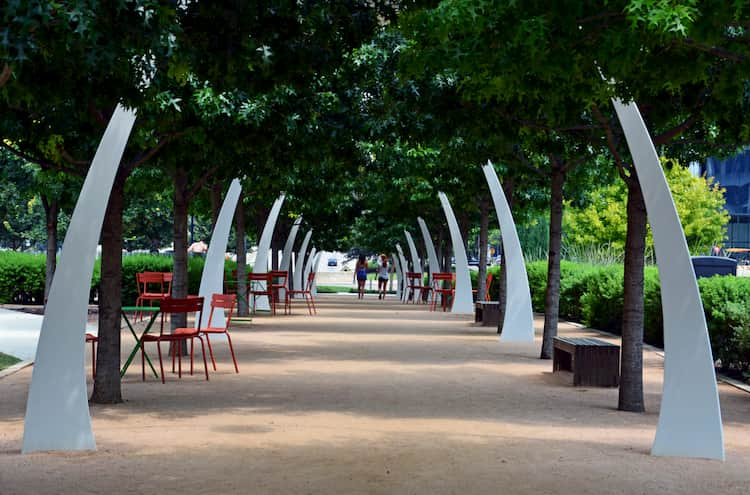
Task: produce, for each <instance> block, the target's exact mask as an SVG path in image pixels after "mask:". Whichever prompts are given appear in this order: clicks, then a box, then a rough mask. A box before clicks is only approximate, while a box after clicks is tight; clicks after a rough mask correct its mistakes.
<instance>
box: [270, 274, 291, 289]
mask: <svg viewBox="0 0 750 495" xmlns="http://www.w3.org/2000/svg"><path fill="white" fill-rule="evenodd" d="M268 274H269V276H270V277H271V281H272V283H273V287H274V288H277V289H279V288H282V287H286V281H287V279H288V278H289V272H288V271H286V270H271V271H270V272H268Z"/></svg>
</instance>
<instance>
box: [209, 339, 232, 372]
mask: <svg viewBox="0 0 750 495" xmlns="http://www.w3.org/2000/svg"><path fill="white" fill-rule="evenodd" d="M224 334H225V335H226V336H227V341H228V342H229V352H230V353H232V361H233V362H234V371H236V372H237V373H239V372H240V369H239V368H238V367H237V358H236V357H235V356H234V346H232V337H230V336H229V332H224ZM206 342H208V335H206ZM208 350H209V352H210V351H211V344H209V345H208ZM212 359H213V358H212ZM214 371H216V367H215V366H214Z"/></svg>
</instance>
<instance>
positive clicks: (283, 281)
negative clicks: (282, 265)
mask: <svg viewBox="0 0 750 495" xmlns="http://www.w3.org/2000/svg"><path fill="white" fill-rule="evenodd" d="M268 273H269V274H270V275H271V285H270V287H271V291H272V292H273V305H274V308H273V313H274V314H276V303H277V302H279V300H280V295H279V293H280V292H281V291H282V290H283V291H284V314H286V313H287V309H288V308H289V287H288V285H287V282H288V280H289V272H288V271H286V270H271V271H270V272H268Z"/></svg>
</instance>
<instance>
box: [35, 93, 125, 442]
mask: <svg viewBox="0 0 750 495" xmlns="http://www.w3.org/2000/svg"><path fill="white" fill-rule="evenodd" d="M134 122H135V111H134V110H126V109H125V108H123V107H122V106H120V105H118V106H117V108H116V109H115V112H114V113H113V114H112V118H111V119H110V121H109V124H108V125H107V129H106V130H105V131H104V136H103V137H102V140H101V141H100V143H99V147H98V149H97V150H96V154H95V155H94V159H93V161H92V162H91V167H90V168H89V171H88V174H86V180H85V181H84V183H83V188H82V189H81V193H80V195H79V196H78V201H77V202H76V207H75V210H74V211H73V216H72V217H71V220H70V225H69V227H68V231H67V233H66V235H65V242H64V243H63V250H62V253H61V254H60V261H59V262H58V265H57V270H56V271H55V278H54V279H53V281H52V287H51V288H50V293H49V298H48V299H47V307H46V308H45V312H44V320H43V321H42V328H41V331H40V334H39V343H38V345H37V349H36V358H35V359H34V371H33V374H32V377H31V386H30V387H29V396H28V399H27V402H26V419H25V421H24V431H23V447H22V449H21V451H22V452H23V453H29V452H35V451H38V450H96V442H95V440H94V433H93V431H91V417H90V416H89V403H88V398H87V397H86V378H85V375H84V364H83V363H84V358H85V342H84V340H85V339H84V334H85V328H86V319H87V317H88V302H89V293H90V292H91V273H92V272H93V270H94V259H95V258H96V246H97V244H98V242H99V236H100V234H101V230H102V223H103V221H104V212H105V211H106V209H107V202H108V201H109V195H110V192H111V191H112V184H113V183H114V179H115V175H116V174H117V169H118V167H119V165H120V160H121V159H122V154H123V151H124V150H125V145H126V144H127V142H128V136H129V135H130V131H131V129H132V128H133V123H134Z"/></svg>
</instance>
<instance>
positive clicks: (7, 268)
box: [0, 251, 237, 306]
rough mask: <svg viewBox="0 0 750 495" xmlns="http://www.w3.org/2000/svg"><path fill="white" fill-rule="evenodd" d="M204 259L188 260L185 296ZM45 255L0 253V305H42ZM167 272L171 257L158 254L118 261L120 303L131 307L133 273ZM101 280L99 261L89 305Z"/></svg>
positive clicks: (196, 284)
mask: <svg viewBox="0 0 750 495" xmlns="http://www.w3.org/2000/svg"><path fill="white" fill-rule="evenodd" d="M204 261H205V259H204V258H202V257H200V256H191V257H190V258H188V293H189V294H197V293H198V290H199V289H200V283H201V273H202V272H203V264H204ZM44 264H45V255H43V254H28V253H17V252H14V251H3V252H0V304H43V302H44V277H45V265H44ZM236 266H237V265H236V263H235V262H233V261H226V262H225V263H224V270H225V274H226V276H227V277H231V274H232V270H234V269H235V268H236ZM145 271H149V272H170V271H172V258H171V257H169V256H159V255H149V254H142V255H133V256H123V258H122V303H123V305H125V306H127V305H132V304H135V300H136V298H137V297H138V284H137V283H136V279H135V274H136V273H139V272H145ZM100 280H101V260H99V259H97V260H96V262H95V263H94V272H93V274H92V276H91V294H90V297H89V302H91V303H95V302H96V301H97V298H98V294H99V282H100Z"/></svg>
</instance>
